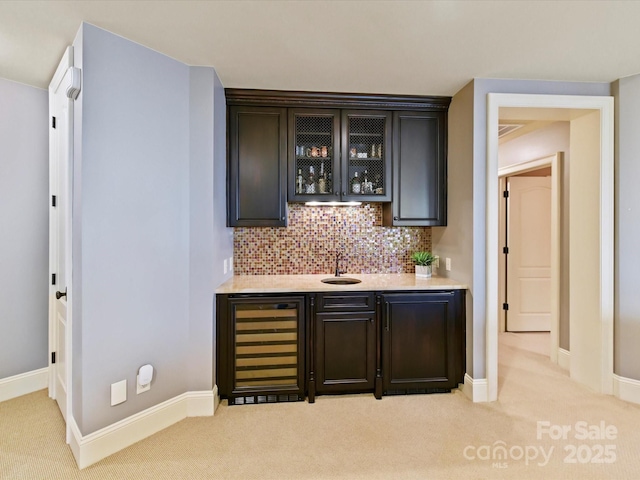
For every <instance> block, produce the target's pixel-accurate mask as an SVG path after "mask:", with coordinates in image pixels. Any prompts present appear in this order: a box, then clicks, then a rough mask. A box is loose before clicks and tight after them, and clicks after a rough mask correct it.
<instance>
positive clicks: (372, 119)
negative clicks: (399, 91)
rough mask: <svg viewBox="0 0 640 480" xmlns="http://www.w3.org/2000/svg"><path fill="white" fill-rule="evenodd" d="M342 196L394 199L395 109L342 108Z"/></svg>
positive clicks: (370, 199) (372, 200)
mask: <svg viewBox="0 0 640 480" xmlns="http://www.w3.org/2000/svg"><path fill="white" fill-rule="evenodd" d="M342 146H343V151H342V169H341V174H342V191H341V192H342V198H343V200H360V201H367V202H389V201H391V112H381V111H365V110H360V111H353V110H344V111H343V112H342Z"/></svg>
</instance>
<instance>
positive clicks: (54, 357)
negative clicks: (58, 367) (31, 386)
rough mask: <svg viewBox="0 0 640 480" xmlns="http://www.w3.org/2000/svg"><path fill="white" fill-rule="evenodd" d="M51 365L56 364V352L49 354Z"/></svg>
mask: <svg viewBox="0 0 640 480" xmlns="http://www.w3.org/2000/svg"><path fill="white" fill-rule="evenodd" d="M51 363H56V352H51Z"/></svg>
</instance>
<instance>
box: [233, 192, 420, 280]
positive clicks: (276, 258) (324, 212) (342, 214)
mask: <svg viewBox="0 0 640 480" xmlns="http://www.w3.org/2000/svg"><path fill="white" fill-rule="evenodd" d="M288 208H289V226H288V227H286V228H282V227H280V228H276V227H251V228H249V227H243V228H240V227H237V228H235V230H234V235H233V240H234V241H233V244H234V245H233V246H234V253H233V265H234V270H235V274H236V275H287V274H313V273H326V274H333V273H334V272H335V258H336V251H341V252H342V259H341V261H340V266H341V270H343V271H346V272H347V273H353V274H356V273H413V271H414V265H413V262H412V261H411V254H412V253H413V252H415V251H417V250H431V228H430V227H383V226H382V205H381V204H379V203H365V204H362V205H361V206H358V207H308V206H305V205H302V204H297V203H290V204H289V205H288Z"/></svg>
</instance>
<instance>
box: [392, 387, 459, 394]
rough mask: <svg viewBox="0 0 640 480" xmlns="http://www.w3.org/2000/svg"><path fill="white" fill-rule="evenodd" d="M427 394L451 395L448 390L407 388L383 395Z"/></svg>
mask: <svg viewBox="0 0 640 480" xmlns="http://www.w3.org/2000/svg"><path fill="white" fill-rule="evenodd" d="M428 393H451V389H450V388H408V389H404V390H387V391H386V392H383V394H384V395H414V394H428Z"/></svg>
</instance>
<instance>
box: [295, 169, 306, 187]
mask: <svg viewBox="0 0 640 480" xmlns="http://www.w3.org/2000/svg"><path fill="white" fill-rule="evenodd" d="M296 193H305V186H304V177H303V176H302V169H301V168H299V169H298V176H297V177H296Z"/></svg>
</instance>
